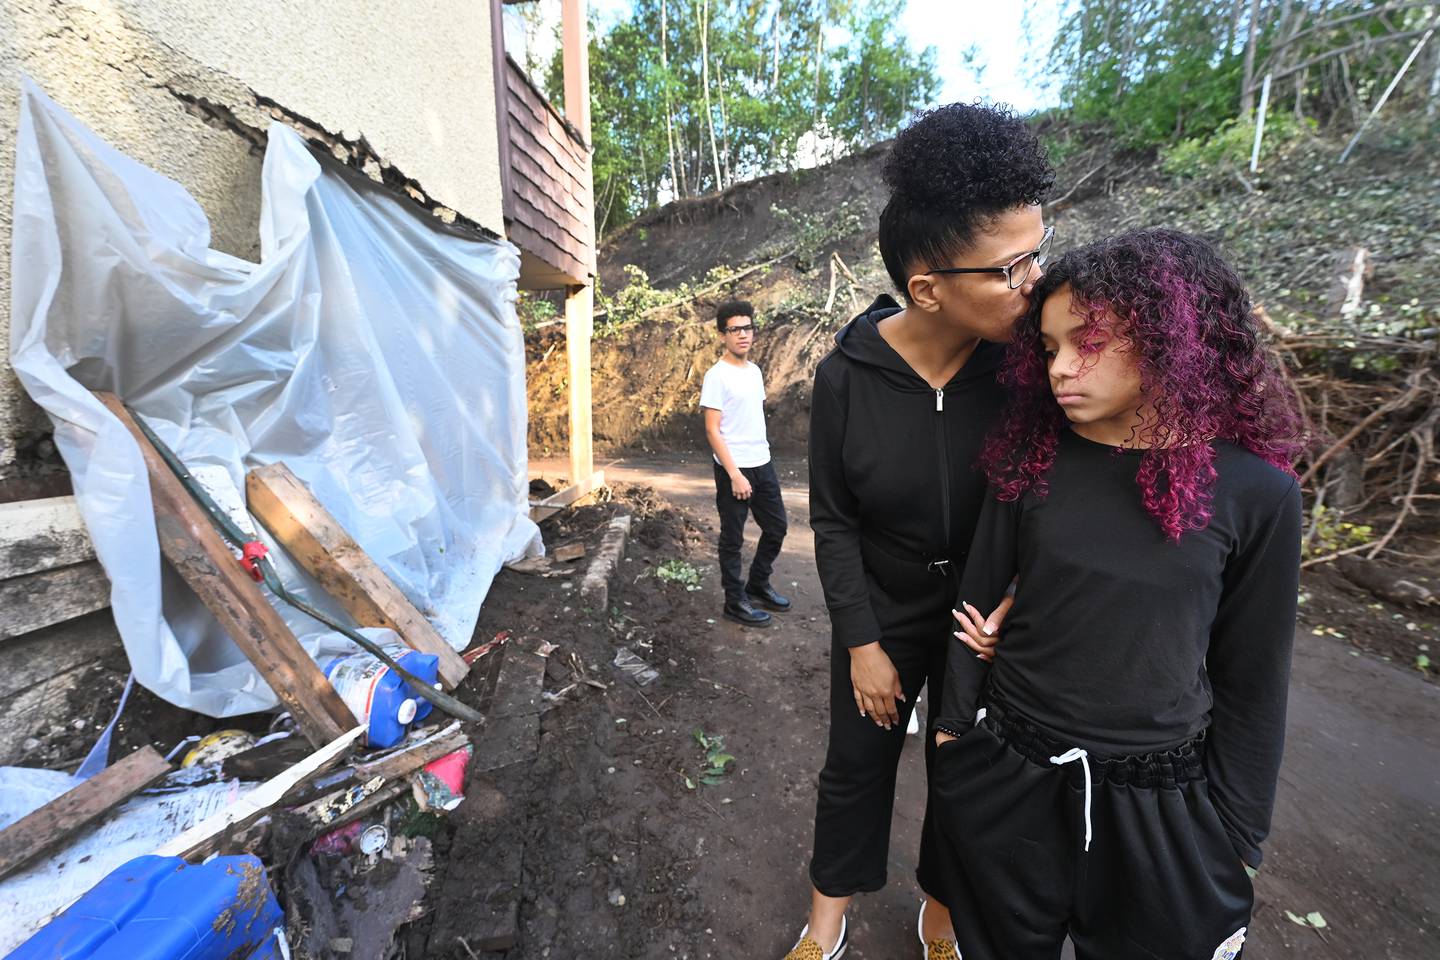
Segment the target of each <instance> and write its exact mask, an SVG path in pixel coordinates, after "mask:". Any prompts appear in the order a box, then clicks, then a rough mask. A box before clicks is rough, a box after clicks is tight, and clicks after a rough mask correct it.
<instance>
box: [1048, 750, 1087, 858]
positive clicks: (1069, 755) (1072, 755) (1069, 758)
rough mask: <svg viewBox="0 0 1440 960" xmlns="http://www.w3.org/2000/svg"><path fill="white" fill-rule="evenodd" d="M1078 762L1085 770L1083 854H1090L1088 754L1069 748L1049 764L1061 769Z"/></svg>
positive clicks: (1053, 758) (1052, 758)
mask: <svg viewBox="0 0 1440 960" xmlns="http://www.w3.org/2000/svg"><path fill="white" fill-rule="evenodd" d="M1076 760H1079V761H1080V766H1082V767H1084V768H1085V852H1086V853H1089V852H1090V754H1089V753H1087V752H1086V751H1084V750H1082V749H1080V748H1079V747H1071V748H1070V749H1069V750H1066V751H1065V752H1064V753H1062V754H1060V756H1058V757H1051V758H1050V762H1051V763H1053V764H1055V765H1056V766H1060V767H1063V766H1064V765H1065V764H1067V763H1073V762H1075V761H1076Z"/></svg>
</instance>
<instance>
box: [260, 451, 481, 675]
mask: <svg viewBox="0 0 1440 960" xmlns="http://www.w3.org/2000/svg"><path fill="white" fill-rule="evenodd" d="M245 494H246V499H247V500H248V501H249V504H248V505H249V508H250V512H251V513H253V514H254V515H255V517H256V519H258V520H259V521H260V522H261V523H262V524H264V526H265V529H266V530H269V531H270V533H271V534H272V535H273V536H274V537H275V539H276V540H278V541H280V545H281V546H282V547H284V548H285V550H286V552H288V553H289V554H290V556H291V557H293V558H294V559H295V562H296V563H298V564H300V566H302V567H304V568H305V571H306V572H307V573H309V574H310V575H311V576H312V577H314V578H315V579H316V580H318V581H320V585H321V586H322V587H324V588H325V591H326V592H327V593H329V594H330V595H331V596H332V597H334V598H335V599H336V600H339V601H340V605H341V606H342V607H344V608H345V611H346V612H347V613H349V614H350V616H352V617H354V618H355V622H356V623H358V624H360V626H362V627H389V628H390V629H391V630H394V631H395V632H396V633H397V634H399V635H400V639H401V640H403V641H405V643H406V645H408V646H409V647H411V648H412V649H415V650H419V651H420V652H421V653H431V654H435V655H436V656H438V657H439V658H440V678H441V680H442V681H443V683H444V685H445V688H446V689H447V690H453V689H454V688H455V686H456V684H458V683H459V682H460V681H461V680H464V679H465V674H466V673H467V672H468V671H469V669H470V668H469V666H468V665H467V664H466V663H465V661H464V660H463V659H461V657H460V654H458V653H456V652H455V650H454V649H453V648H452V647H451V646H450V644H448V643H446V642H445V640H444V639H443V638H442V637H441V636H440V634H438V633H436V632H435V628H434V627H433V626H431V625H430V621H429V620H427V619H425V617H424V615H423V614H421V613H420V611H419V610H417V609H415V605H414V604H412V603H411V602H410V601H409V599H408V598H406V596H405V594H403V593H401V592H400V588H399V587H397V586H395V582H394V581H393V580H391V579H390V578H389V577H387V576H385V574H384V572H383V571H382V570H381V569H380V568H379V567H378V566H376V565H375V561H374V560H371V559H370V556H369V554H367V553H366V552H365V551H364V550H362V549H361V548H360V545H359V544H358V543H356V542H355V540H354V538H352V537H351V536H350V534H348V533H346V532H345V528H344V527H342V526H341V525H340V523H339V522H338V521H337V520H336V519H335V518H334V517H333V516H332V515H331V514H330V511H328V510H326V509H325V507H324V506H323V505H322V504H321V503H320V501H319V500H316V499H315V495H314V494H312V493H311V492H310V491H309V489H307V488H306V486H305V484H303V483H301V482H300V478H299V477H297V476H295V474H293V473H291V472H290V468H289V467H287V466H285V464H283V463H272V464H270V465H268V466H264V467H259V468H257V469H255V470H251V471H250V473H249V474H247V475H246V477H245Z"/></svg>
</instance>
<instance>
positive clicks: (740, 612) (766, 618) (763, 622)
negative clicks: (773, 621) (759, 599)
mask: <svg viewBox="0 0 1440 960" xmlns="http://www.w3.org/2000/svg"><path fill="white" fill-rule="evenodd" d="M724 614H725V619H726V620H734V621H735V622H736V623H740V624H744V625H745V626H747V627H766V626H769V625H770V614H768V613H766V612H765V611H764V610H756V609H755V608H754V607H753V606H751V605H750V601H749V600H726V601H725V611H724Z"/></svg>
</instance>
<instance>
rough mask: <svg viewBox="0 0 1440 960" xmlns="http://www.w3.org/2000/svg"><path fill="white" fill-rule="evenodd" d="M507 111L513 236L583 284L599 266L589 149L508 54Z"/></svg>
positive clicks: (508, 204)
mask: <svg viewBox="0 0 1440 960" xmlns="http://www.w3.org/2000/svg"><path fill="white" fill-rule="evenodd" d="M504 99H505V103H504V116H505V121H506V123H505V126H506V139H507V145H508V147H509V150H508V154H509V167H510V169H509V171H508V176H507V177H506V178H505V220H506V225H507V227H508V230H509V234H510V239H511V240H512V241H514V242H515V243H516V244H518V245H519V246H520V247H521V248H522V249H524V250H526V251H528V252H529V253H531V254H533V255H535V256H536V257H539V258H540V259H541V260H543V261H545V262H546V263H548V264H550V265H551V266H553V267H555V268H556V269H557V270H558V271H559V272H561V273H563V274H566V275H568V276H569V277H571V278H572V279H573V280H574V282H576V283H581V282H584V281H585V280H586V278H587V277H588V276H590V275H591V274H593V273H594V272H595V251H594V248H593V245H592V243H593V241H592V238H593V237H594V235H595V233H594V222H595V210H594V198H593V196H592V194H591V189H590V150H589V149H588V147H587V146H586V145H585V144H584V143H583V141H581V140H580V138H579V136H578V135H577V134H575V132H574V131H573V130H572V129H571V128H570V127H569V126H568V125H567V124H566V123H565V122H564V121H563V120H561V119H560V117H559V116H557V115H556V113H555V110H554V108H553V107H552V106H551V105H550V104H549V103H548V102H547V101H546V100H545V98H544V97H543V96H542V95H541V94H540V92H539V91H538V90H536V89H535V87H534V86H533V85H532V84H531V83H530V81H529V80H528V79H527V78H526V77H525V74H524V72H523V71H522V70H521V69H520V67H519V66H518V65H517V64H516V63H515V62H514V61H513V60H511V59H510V58H509V57H506V62H505V90H504Z"/></svg>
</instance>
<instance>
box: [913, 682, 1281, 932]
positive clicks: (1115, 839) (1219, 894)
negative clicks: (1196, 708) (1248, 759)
mask: <svg viewBox="0 0 1440 960" xmlns="http://www.w3.org/2000/svg"><path fill="white" fill-rule="evenodd" d="M985 709H986V714H985V718H984V719H983V720H981V721H980V722H979V723H978V724H977V725H976V726H975V727H974V728H973V729H970V730H968V731H965V732H964V733H963V734H962V735H961V737H960V738H959V739H958V740H954V741H950V742H947V743H945V744H943V745H942V746H941V747H940V748H939V750H938V752H937V755H936V764H935V772H934V775H933V776H932V777H931V778H930V784H931V787H930V789H931V795H930V808H931V810H932V812H933V815H934V817H935V819H936V821H937V824H938V827H939V829H938V833H939V838H940V839H939V843H940V847H941V851H942V855H941V858H940V859H941V861H942V863H941V867H940V871H941V874H942V879H941V883H942V884H943V886H944V895H945V899H946V903H947V905H948V906H949V908H950V916H951V919H952V920H953V921H954V924H955V933H956V939H957V941H958V943H959V946H960V952H961V954H962V955H963V956H964V957H965V960H1056V958H1058V957H1059V956H1060V948H1061V944H1062V943H1063V941H1064V939H1065V937H1066V935H1067V934H1068V935H1069V936H1070V938H1071V940H1072V941H1073V942H1074V945H1075V956H1076V958H1077V960H1130V958H1133V960H1232V958H1234V957H1236V956H1238V955H1239V949H1240V946H1241V943H1243V937H1244V930H1245V928H1246V927H1247V926H1248V925H1249V923H1250V910H1251V907H1252V904H1253V893H1252V890H1251V885H1250V878H1249V876H1248V875H1247V874H1246V872H1245V867H1244V865H1243V864H1242V863H1241V860H1240V855H1239V854H1238V853H1236V852H1235V848H1234V846H1233V845H1232V844H1231V842H1230V839H1229V837H1228V836H1227V835H1226V832H1225V829H1224V827H1223V826H1222V825H1221V822H1220V818H1219V815H1218V814H1217V813H1216V811H1215V807H1214V805H1213V804H1212V803H1211V802H1210V795H1209V789H1208V786H1207V783H1206V780H1205V775H1204V769H1203V763H1202V760H1203V737H1202V738H1201V739H1198V740H1195V741H1191V742H1190V743H1187V744H1185V745H1183V746H1181V747H1178V748H1176V749H1174V750H1172V751H1168V752H1166V753H1153V754H1147V755H1143V756H1132V757H1114V758H1109V759H1105V758H1096V757H1087V758H1086V759H1087V760H1088V763H1089V767H1090V771H1089V772H1090V778H1089V780H1090V783H1089V786H1090V811H1089V823H1090V826H1091V831H1090V837H1089V851H1088V852H1087V851H1086V849H1085V844H1086V814H1085V799H1086V787H1085V785H1086V777H1085V769H1084V766H1083V764H1082V762H1081V761H1080V759H1079V758H1078V756H1076V754H1075V753H1074V752H1072V751H1071V745H1069V744H1065V743H1063V742H1061V741H1058V740H1055V739H1054V738H1052V737H1050V736H1048V735H1046V734H1045V733H1043V732H1042V731H1039V730H1037V729H1036V728H1035V727H1034V726H1032V725H1031V724H1029V723H1028V722H1026V721H1025V720H1024V719H1023V718H1021V717H1018V716H1015V715H1013V714H1010V715H1006V714H1005V713H1003V712H1002V711H1001V709H1000V707H999V706H998V705H995V704H993V703H987V705H986V708H985ZM1067 756H1068V758H1069V759H1068V762H1063V763H1057V762H1055V761H1056V760H1060V761H1065V760H1066V759H1067ZM1052 758H1053V759H1052Z"/></svg>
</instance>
